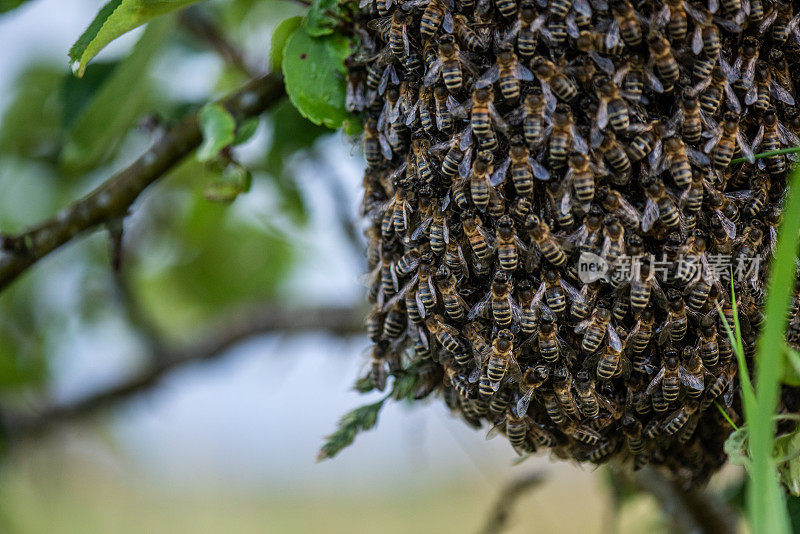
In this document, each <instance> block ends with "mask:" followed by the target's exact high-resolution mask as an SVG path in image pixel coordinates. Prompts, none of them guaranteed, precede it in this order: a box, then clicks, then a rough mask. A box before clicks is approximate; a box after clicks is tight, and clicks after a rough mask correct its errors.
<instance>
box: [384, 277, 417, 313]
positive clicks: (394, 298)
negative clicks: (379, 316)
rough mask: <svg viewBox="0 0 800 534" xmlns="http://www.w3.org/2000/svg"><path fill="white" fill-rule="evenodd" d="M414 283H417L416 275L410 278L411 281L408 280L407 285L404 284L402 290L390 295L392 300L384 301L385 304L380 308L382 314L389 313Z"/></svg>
mask: <svg viewBox="0 0 800 534" xmlns="http://www.w3.org/2000/svg"><path fill="white" fill-rule="evenodd" d="M416 283H417V275H416V274H415V275H414V276H412V277H411V280H409V281H408V283H406V284H405V285H404V286H403V288H402V289H400V290H399V291H398V292H397V293H395V294H394V295H392V298H390V299H389V300H388V301H386V303H385V304H384V305H383V306H382V307H381V311H382V312H384V313H385V312H387V311H389V309H390V308H391V307H392V306H394V305H395V304H397V303H398V302H399V301H400V299H403V298H405V295H406V293H408V290H409V289H411V288H412V287H414V286H415V285H416Z"/></svg>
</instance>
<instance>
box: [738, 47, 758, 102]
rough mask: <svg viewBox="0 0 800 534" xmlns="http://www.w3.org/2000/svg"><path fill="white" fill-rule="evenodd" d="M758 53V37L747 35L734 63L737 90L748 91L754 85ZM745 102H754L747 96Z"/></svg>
mask: <svg viewBox="0 0 800 534" xmlns="http://www.w3.org/2000/svg"><path fill="white" fill-rule="evenodd" d="M758 54H759V42H758V39H756V38H755V37H752V36H748V37H745V38H744V41H743V42H742V46H741V48H740V51H739V56H738V57H737V58H736V60H735V61H734V63H733V73H734V76H733V78H734V79H735V81H734V82H733V88H734V89H735V90H736V91H738V92H740V93H746V92H748V91H749V90H750V88H751V87H752V86H753V80H754V77H755V72H756V64H757V63H758ZM745 103H746V104H747V105H748V106H749V105H750V104H752V102H750V103H748V102H747V99H746V98H745Z"/></svg>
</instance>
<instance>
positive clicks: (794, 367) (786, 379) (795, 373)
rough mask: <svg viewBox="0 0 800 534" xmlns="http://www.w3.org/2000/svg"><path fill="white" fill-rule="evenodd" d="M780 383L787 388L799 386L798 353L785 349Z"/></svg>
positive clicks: (788, 348) (799, 365)
mask: <svg viewBox="0 0 800 534" xmlns="http://www.w3.org/2000/svg"><path fill="white" fill-rule="evenodd" d="M781 382H783V383H784V384H786V385H788V386H795V387H796V386H800V352H797V351H796V350H794V349H792V348H790V347H786V352H785V355H784V360H783V376H782V377H781Z"/></svg>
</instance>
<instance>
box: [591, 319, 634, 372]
mask: <svg viewBox="0 0 800 534" xmlns="http://www.w3.org/2000/svg"><path fill="white" fill-rule="evenodd" d="M612 330H613V329H612ZM609 333H610V330H609ZM593 361H596V362H597V367H596V374H597V378H599V379H600V380H610V379H611V378H613V377H614V376H616V375H618V374H621V375H622V376H624V377H627V376H629V375H630V373H631V362H630V360H629V359H628V357H627V356H626V355H625V354H624V353H623V351H622V342H621V341H620V340H619V336H618V335H616V332H615V339H614V340H612V338H611V336H609V339H608V343H606V344H605V345H604V347H603V350H602V351H600V352H599V353H597V356H595V357H594V358H591V359H589V360H587V362H593Z"/></svg>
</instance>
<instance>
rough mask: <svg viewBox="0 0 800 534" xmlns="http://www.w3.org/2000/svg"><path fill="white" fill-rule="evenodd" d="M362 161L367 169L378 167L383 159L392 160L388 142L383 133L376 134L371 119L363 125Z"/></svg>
mask: <svg viewBox="0 0 800 534" xmlns="http://www.w3.org/2000/svg"><path fill="white" fill-rule="evenodd" d="M387 156H388V157H387ZM364 159H366V161H367V165H368V166H369V167H378V166H380V165H381V164H382V163H383V160H384V159H386V160H391V159H392V149H391V147H390V146H389V142H388V141H387V140H386V137H385V136H384V135H383V133H379V132H378V129H377V127H376V122H375V121H374V120H371V119H370V120H367V121H366V122H365V123H364Z"/></svg>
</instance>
